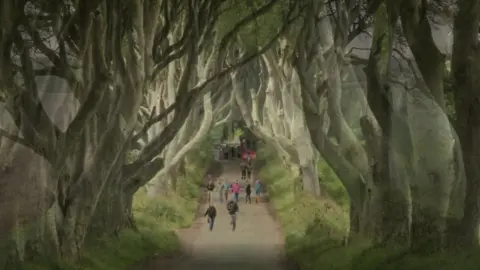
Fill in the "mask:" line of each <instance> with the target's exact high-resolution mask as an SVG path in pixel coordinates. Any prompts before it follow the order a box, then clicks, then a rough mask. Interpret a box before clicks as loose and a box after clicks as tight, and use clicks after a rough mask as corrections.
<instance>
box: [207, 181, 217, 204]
mask: <svg viewBox="0 0 480 270" xmlns="http://www.w3.org/2000/svg"><path fill="white" fill-rule="evenodd" d="M214 190H215V183H213V180H212V179H210V181H208V184H207V195H208V202H209V203H211V202H212V193H213V191H214Z"/></svg>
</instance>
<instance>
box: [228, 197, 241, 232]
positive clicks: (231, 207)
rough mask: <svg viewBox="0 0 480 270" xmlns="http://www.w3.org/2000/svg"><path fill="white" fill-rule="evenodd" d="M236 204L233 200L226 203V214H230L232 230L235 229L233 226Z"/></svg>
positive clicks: (235, 222)
mask: <svg viewBox="0 0 480 270" xmlns="http://www.w3.org/2000/svg"><path fill="white" fill-rule="evenodd" d="M238 210H239V209H238V204H237V203H236V202H235V201H229V202H228V203H227V211H228V214H229V215H230V218H231V221H230V224H232V231H235V228H236V227H237V212H238Z"/></svg>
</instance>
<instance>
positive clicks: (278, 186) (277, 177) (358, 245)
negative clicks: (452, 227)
mask: <svg viewBox="0 0 480 270" xmlns="http://www.w3.org/2000/svg"><path fill="white" fill-rule="evenodd" d="M259 156H260V157H261V158H263V159H265V160H266V162H265V164H266V165H265V166H263V168H262V169H261V171H260V177H261V179H263V180H264V181H265V182H266V183H267V184H268V193H269V197H270V201H271V203H272V204H273V206H274V208H275V209H276V211H277V212H276V215H277V217H278V218H279V221H280V222H281V224H282V227H283V230H284V234H285V240H286V252H287V256H288V257H289V258H290V259H291V260H293V261H294V262H295V263H296V264H297V267H298V269H301V270H317V269H328V270H410V269H411V270H427V269H436V270H450V269H457V268H458V269H465V270H474V269H479V265H480V256H479V255H480V254H479V250H467V251H459V252H444V253H439V254H431V255H429V256H420V255H414V254H411V253H409V252H407V251H408V250H407V249H406V248H404V247H399V246H388V247H385V246H384V247H377V246H374V245H372V244H371V243H370V242H369V241H367V240H357V241H355V242H352V243H348V244H346V245H345V239H346V236H347V235H348V227H349V219H348V211H349V199H348V195H347V193H346V191H345V190H344V188H343V186H342V184H341V182H340V180H339V179H338V178H337V177H336V175H335V174H334V173H333V172H332V171H331V169H330V168H329V167H328V165H327V164H325V163H324V162H322V161H320V162H319V164H318V171H319V178H320V183H321V187H322V194H323V195H322V198H320V199H314V198H312V197H310V196H308V195H306V194H304V193H301V192H299V191H295V190H296V189H295V188H294V185H295V184H294V183H298V182H299V180H300V179H299V178H298V175H297V174H295V173H294V171H295V170H292V169H291V168H288V167H287V166H284V165H283V164H282V162H281V161H280V160H279V159H276V158H272V157H274V155H273V154H272V152H271V150H270V151H269V150H265V149H262V150H260V151H259ZM295 193H296V194H295Z"/></svg>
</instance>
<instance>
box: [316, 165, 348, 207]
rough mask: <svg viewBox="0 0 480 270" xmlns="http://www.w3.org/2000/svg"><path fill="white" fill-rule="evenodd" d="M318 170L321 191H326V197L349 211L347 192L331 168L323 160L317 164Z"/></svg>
mask: <svg viewBox="0 0 480 270" xmlns="http://www.w3.org/2000/svg"><path fill="white" fill-rule="evenodd" d="M317 170H318V175H319V177H320V186H321V189H322V190H324V191H325V193H326V195H327V196H328V197H330V198H331V199H332V200H333V201H334V202H335V203H336V204H338V205H339V206H341V207H342V208H343V209H344V210H345V211H348V209H349V208H350V199H349V198H348V193H347V190H346V189H345V187H344V186H343V184H342V182H341V181H340V179H338V177H337V175H336V174H335V173H334V172H333V170H332V169H331V168H330V166H328V165H327V163H326V162H325V161H324V160H321V159H320V160H319V161H318V163H317Z"/></svg>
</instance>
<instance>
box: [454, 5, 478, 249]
mask: <svg viewBox="0 0 480 270" xmlns="http://www.w3.org/2000/svg"><path fill="white" fill-rule="evenodd" d="M458 8H459V10H458V12H457V15H456V17H455V24H454V35H453V36H454V41H453V52H452V74H453V87H452V88H453V89H454V94H455V109H456V116H457V133H458V137H459V139H460V144H461V147H462V152H463V161H464V163H465V175H466V184H467V185H466V192H467V193H466V197H465V209H464V215H463V219H462V221H461V224H460V227H461V229H460V230H458V231H457V237H458V238H457V245H461V246H467V247H471V246H478V239H479V230H478V227H479V224H480V168H479V164H480V141H479V140H480V139H479V138H480V103H479V101H478V96H479V90H480V87H479V85H480V80H479V79H478V76H477V75H478V72H479V71H480V69H479V64H478V63H479V61H480V60H479V59H480V54H479V52H478V45H479V42H478V37H477V33H478V23H479V21H480V5H479V4H478V1H460V2H459V4H458Z"/></svg>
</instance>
